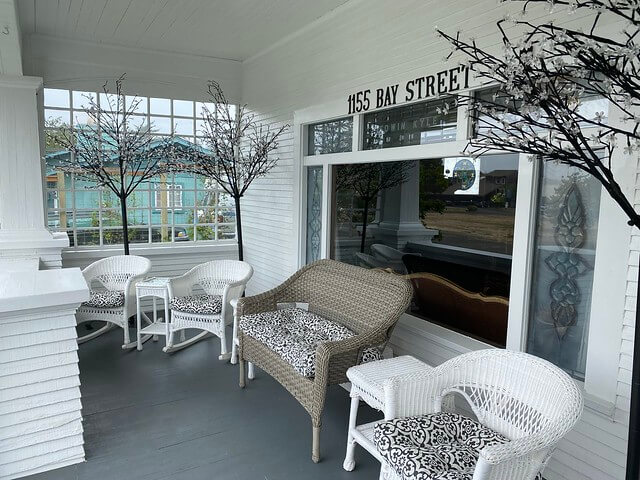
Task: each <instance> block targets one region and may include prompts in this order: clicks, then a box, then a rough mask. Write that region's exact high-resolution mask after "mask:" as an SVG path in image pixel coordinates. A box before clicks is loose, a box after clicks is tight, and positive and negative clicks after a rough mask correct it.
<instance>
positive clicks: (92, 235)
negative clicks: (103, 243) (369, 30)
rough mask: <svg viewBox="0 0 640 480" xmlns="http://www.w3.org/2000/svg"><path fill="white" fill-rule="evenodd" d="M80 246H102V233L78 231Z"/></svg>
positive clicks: (97, 231)
mask: <svg viewBox="0 0 640 480" xmlns="http://www.w3.org/2000/svg"><path fill="white" fill-rule="evenodd" d="M76 235H77V237H78V246H83V245H100V231H99V230H97V229H95V230H78V231H77V233H76Z"/></svg>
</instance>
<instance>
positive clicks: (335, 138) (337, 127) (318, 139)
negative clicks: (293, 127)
mask: <svg viewBox="0 0 640 480" xmlns="http://www.w3.org/2000/svg"><path fill="white" fill-rule="evenodd" d="M308 128H309V130H308V143H309V145H308V154H309V155H322V154H323V153H339V152H350V151H351V149H352V139H353V118H351V117H349V118H341V119H340V120H333V121H330V122H323V123H316V124H313V125H309V127H308Z"/></svg>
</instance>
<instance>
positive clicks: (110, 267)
mask: <svg viewBox="0 0 640 480" xmlns="http://www.w3.org/2000/svg"><path fill="white" fill-rule="evenodd" d="M150 269H151V262H150V261H149V260H148V259H146V258H144V257H140V256H136V255H117V256H112V257H107V258H103V259H101V260H98V261H97V262H94V263H92V264H91V265H89V266H88V267H86V268H85V269H84V270H82V274H83V275H84V279H85V281H86V282H87V285H89V288H90V289H91V285H92V283H94V282H97V283H99V284H100V285H101V286H102V287H104V290H91V299H90V300H89V302H85V303H83V304H82V305H80V308H78V310H77V311H76V323H77V324H78V325H80V324H82V323H85V322H91V321H99V322H106V325H105V326H103V327H101V328H99V329H98V330H96V331H94V332H91V333H89V334H87V335H84V336H82V337H79V338H78V343H79V344H80V343H84V342H86V341H88V340H91V339H93V338H96V337H98V336H100V335H102V334H103V333H106V332H107V331H108V330H110V329H111V328H113V326H114V325H115V326H118V327H120V328H122V329H123V330H124V344H123V345H122V348H123V349H128V348H134V347H135V346H136V342H132V341H131V338H130V335H129V318H130V317H131V316H132V315H135V314H136V282H137V281H139V280H142V279H143V278H144V277H145V275H147V273H149V270H150ZM149 338H150V337H149Z"/></svg>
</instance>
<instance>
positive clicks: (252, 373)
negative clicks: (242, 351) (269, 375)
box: [247, 362, 256, 380]
mask: <svg viewBox="0 0 640 480" xmlns="http://www.w3.org/2000/svg"><path fill="white" fill-rule="evenodd" d="M247 377H249V380H253V379H254V378H256V372H255V368H254V366H253V363H252V362H249V373H248V374H247Z"/></svg>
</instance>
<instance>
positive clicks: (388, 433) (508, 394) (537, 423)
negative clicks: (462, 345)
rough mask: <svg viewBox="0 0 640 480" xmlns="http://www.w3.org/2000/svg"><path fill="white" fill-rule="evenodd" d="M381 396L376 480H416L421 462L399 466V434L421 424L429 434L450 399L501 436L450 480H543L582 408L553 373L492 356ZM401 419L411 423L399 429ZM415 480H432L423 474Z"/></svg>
mask: <svg viewBox="0 0 640 480" xmlns="http://www.w3.org/2000/svg"><path fill="white" fill-rule="evenodd" d="M384 388H385V396H386V402H387V405H388V408H389V411H388V412H387V414H386V415H385V420H384V421H381V422H377V423H376V425H375V427H374V441H375V443H376V447H377V450H378V453H379V454H380V456H381V459H382V470H381V474H380V478H385V479H389V480H391V479H394V480H395V479H401V480H408V479H413V478H418V477H417V470H416V468H420V467H417V465H418V464H420V463H421V462H420V459H418V460H416V459H415V456H414V457H413V458H412V459H409V457H405V460H402V458H403V455H402V449H403V448H405V446H403V445H402V441H403V440H402V439H401V438H400V437H402V435H404V433H403V432H402V428H405V429H406V428H407V425H412V426H411V427H410V430H411V431H413V430H415V429H416V425H423V424H424V422H426V423H427V424H428V425H429V428H433V425H434V422H435V420H436V418H437V416H436V415H433V414H439V413H440V412H441V411H442V401H443V398H444V397H446V396H447V395H449V394H459V395H461V396H462V397H463V398H464V399H465V400H466V401H467V403H468V404H469V406H470V407H471V408H472V410H473V412H474V414H475V415H476V417H477V420H478V423H479V424H480V425H479V428H481V429H483V428H484V427H488V429H491V430H490V431H489V435H491V434H492V432H491V431H493V433H497V435H499V436H502V439H501V440H499V442H497V443H495V444H493V445H489V446H485V447H484V448H480V451H479V456H478V460H477V462H476V463H475V466H473V465H471V466H470V467H467V469H466V470H464V472H465V474H464V475H462V476H460V477H456V478H469V479H471V478H472V479H473V480H534V479H536V478H541V477H540V475H541V473H542V471H543V470H544V468H545V466H546V464H547V462H548V461H549V459H550V457H551V454H552V453H553V450H554V448H555V446H556V444H557V443H558V442H559V441H560V439H562V437H564V436H565V435H566V434H567V432H569V430H571V429H572V428H573V426H574V425H575V424H576V422H577V421H578V419H579V418H580V415H581V413H582V407H583V401H582V394H581V392H580V390H579V389H578V387H577V386H576V384H575V382H574V381H573V380H572V379H571V378H570V377H569V375H567V374H566V373H565V372H563V371H562V370H560V369H559V368H558V367H556V366H555V365H552V364H551V363H549V362H547V361H546V360H542V359H540V358H538V357H534V356H532V355H528V354H526V353H519V352H512V351H507V350H498V349H491V350H480V351H476V352H471V353H468V354H464V355H460V356H458V357H456V358H453V359H452V360H449V361H448V362H445V363H443V364H441V365H440V366H438V367H437V368H435V369H433V370H430V371H425V372H420V373H415V374H407V375H400V376H397V377H394V378H391V379H389V380H387V381H386V383H385V386H384ZM446 415H448V414H442V416H446ZM417 416H420V417H417ZM405 417H412V418H411V419H407V420H405V421H404V423H403V421H402V419H403V418H405ZM446 418H448V419H449V420H450V419H451V417H446ZM394 422H395V423H394ZM421 422H423V423H421ZM397 427H399V428H397ZM418 428H419V427H418ZM488 429H485V431H484V432H483V434H484V435H486V434H487V430H488ZM422 433H427V431H426V430H425V431H424V432H422ZM433 434H434V433H433V432H431V435H433ZM504 437H506V438H504ZM407 438H408V437H404V440H406V439H407ZM411 438H422V439H424V438H429V435H427V436H425V435H422V434H420V435H418V436H412V437H411ZM485 438H486V437H485ZM405 445H406V444H405ZM421 447H425V446H424V445H423V446H421ZM421 447H418V448H421ZM426 447H428V448H432V444H431V443H429V442H428V444H427V445H426ZM423 451H424V450H423ZM403 461H406V462H407V463H405V464H404V467H403V465H402V463H403ZM410 463H412V464H413V465H410ZM408 472H413V473H412V474H409V473H408ZM441 473H442V472H441ZM420 478H431V477H430V476H428V475H426V474H424V472H423V476H421V477H420Z"/></svg>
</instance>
